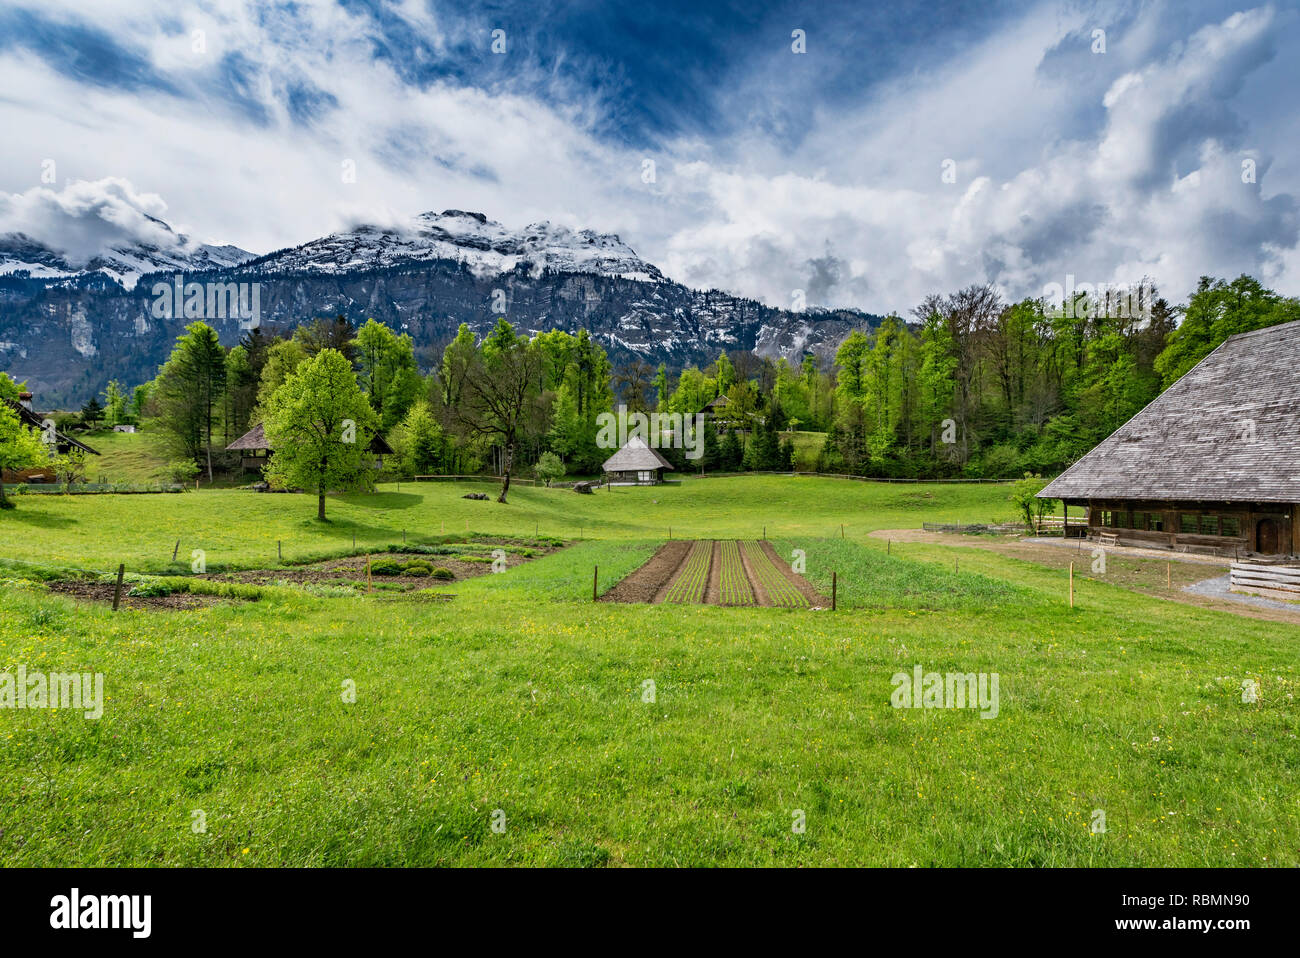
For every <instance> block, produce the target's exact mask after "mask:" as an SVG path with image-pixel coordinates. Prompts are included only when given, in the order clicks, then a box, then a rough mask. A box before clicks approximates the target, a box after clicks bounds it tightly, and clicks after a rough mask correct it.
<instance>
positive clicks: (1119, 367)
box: [60, 276, 1300, 478]
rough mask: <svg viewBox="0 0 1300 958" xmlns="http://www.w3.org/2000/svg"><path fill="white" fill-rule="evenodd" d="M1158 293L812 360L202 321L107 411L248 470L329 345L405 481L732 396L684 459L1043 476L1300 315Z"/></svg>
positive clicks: (1075, 302) (327, 325)
mask: <svg viewBox="0 0 1300 958" xmlns="http://www.w3.org/2000/svg"><path fill="white" fill-rule="evenodd" d="M1142 290H1143V292H1142V294H1141V295H1140V296H1139V297H1138V298H1137V299H1136V300H1130V301H1126V302H1123V303H1119V304H1117V303H1116V302H1114V301H1109V300H1108V299H1107V298H1104V297H1103V298H1101V299H1095V298H1089V297H1087V296H1075V297H1073V298H1071V299H1069V300H1068V301H1067V302H1065V303H1062V304H1050V303H1047V302H1044V301H1036V300H1023V301H1021V302H1018V303H1007V302H1004V301H1003V300H1002V299H1001V298H1000V297H999V295H998V293H997V292H996V290H994V289H993V288H992V287H991V286H987V285H984V286H971V287H968V288H966V289H963V290H960V291H958V292H955V293H952V294H950V295H934V296H931V297H929V298H927V299H926V300H925V301H924V302H922V303H921V304H920V305H918V306H917V307H916V308H915V309H914V310H912V311H911V315H910V317H909V318H907V319H904V318H903V317H900V316H898V315H891V316H889V317H886V319H885V320H884V322H883V323H882V324H881V325H880V327H879V328H878V329H875V330H873V331H872V332H871V333H870V334H864V333H862V332H853V333H851V334H850V335H849V336H848V337H847V338H846V339H845V340H844V341H843V342H842V343H841V344H840V346H839V348H838V350H837V352H836V354H835V357H834V361H833V363H832V362H829V361H824V362H819V361H818V360H817V359H816V358H815V357H814V356H812V355H808V356H806V357H805V359H804V360H803V362H802V364H800V365H798V366H795V365H792V364H791V363H789V362H787V361H786V360H784V359H780V360H777V361H773V360H771V359H767V358H762V357H759V356H757V355H755V354H754V353H753V352H750V351H742V350H736V351H732V352H723V353H721V354H720V355H719V356H718V357H717V359H716V360H714V361H713V362H712V363H710V364H708V365H707V366H705V367H703V368H699V367H696V366H687V367H686V368H684V369H681V370H680V371H675V370H670V369H669V368H667V367H666V366H664V365H660V366H658V367H654V366H651V365H649V364H647V363H645V362H643V361H638V360H633V361H631V362H628V363H625V364H623V365H621V366H615V365H614V364H613V363H611V361H610V359H609V357H608V356H607V355H606V353H605V351H604V349H603V348H602V347H601V346H600V345H599V344H598V343H596V342H595V341H594V340H593V339H592V338H591V337H590V336H589V335H588V334H587V332H586V331H585V330H581V331H579V332H578V334H577V335H572V334H570V333H567V332H564V331H560V330H556V331H551V332H547V333H542V334H540V335H538V336H536V337H533V338H532V339H527V338H526V337H522V336H519V335H518V334H516V333H515V331H514V329H513V327H512V326H511V325H510V324H509V323H508V322H506V320H505V319H500V320H498V323H497V327H496V329H495V330H493V331H492V332H491V333H489V334H488V335H486V336H484V337H482V338H481V339H478V338H476V337H475V336H474V334H473V333H472V332H471V331H470V330H469V329H468V327H466V326H464V325H462V326H461V328H460V333H459V335H458V336H457V337H456V338H455V339H454V340H453V341H452V342H451V343H450V344H449V345H448V346H447V347H446V348H445V350H444V351H443V355H442V357H441V361H440V362H438V363H437V365H436V366H435V368H433V369H431V370H428V371H427V372H426V371H423V370H421V369H420V368H419V365H418V364H417V361H416V355H415V350H414V349H413V346H412V343H411V339H410V337H409V336H406V335H402V334H398V333H396V332H394V331H393V330H391V329H390V328H389V327H387V326H385V325H383V324H381V323H377V322H375V321H373V320H371V321H369V322H367V323H366V324H365V325H364V326H363V327H362V328H361V329H360V330H357V329H355V328H354V327H353V326H352V325H351V324H349V323H348V322H347V321H346V320H343V319H342V318H337V319H333V320H327V319H316V320H313V321H311V322H309V323H305V324H304V325H301V326H299V327H297V328H296V329H294V330H292V331H290V330H284V331H280V332H275V331H268V330H266V329H255V330H253V331H251V332H250V333H248V334H247V335H246V336H245V337H244V339H243V340H242V341H241V343H240V344H239V345H237V346H234V347H232V348H226V347H224V346H222V345H221V344H220V343H219V342H218V341H217V336H216V333H215V332H214V331H213V330H211V329H210V328H209V327H207V326H205V325H204V324H203V323H194V324H191V325H190V326H189V327H188V329H187V332H186V334H185V335H184V336H182V337H181V338H180V339H179V340H178V341H177V344H176V347H175V349H174V351H173V354H172V356H171V358H170V359H169V360H168V361H167V363H166V364H165V365H164V366H163V367H162V368H161V370H160V371H159V374H158V376H157V377H156V379H154V380H153V381H152V382H150V383H145V384H141V385H140V386H139V387H137V388H135V389H133V390H132V389H128V388H126V387H125V386H124V385H123V384H121V383H117V382H114V383H111V384H110V386H109V389H108V390H107V391H106V393H105V395H104V403H103V404H100V403H99V402H98V401H92V404H88V405H89V406H91V409H90V412H91V415H92V416H93V420H92V421H99V420H100V419H103V420H104V421H105V422H107V423H108V424H113V423H116V422H130V421H133V420H138V419H140V418H146V417H151V418H154V419H155V420H156V422H157V424H158V426H159V427H161V429H162V430H163V431H164V432H165V433H166V434H167V435H168V436H169V437H170V439H171V441H172V446H173V451H174V454H175V456H176V457H177V459H178V460H180V461H182V462H184V461H189V462H191V463H193V464H194V465H195V466H198V467H200V468H202V469H203V471H204V472H208V471H209V470H211V469H212V468H214V465H215V468H218V469H220V468H223V467H224V468H231V467H232V466H233V464H234V462H235V461H237V460H236V459H235V457H232V456H229V455H226V454H224V453H223V450H224V447H225V445H226V444H228V443H229V442H230V441H231V440H232V439H234V438H236V437H238V436H240V435H241V434H242V433H244V432H245V431H246V430H247V429H248V428H249V427H250V426H252V425H255V424H256V423H257V422H259V421H261V418H262V417H263V416H264V413H265V410H266V409H267V407H268V406H269V405H270V404H271V397H272V396H273V395H274V394H275V392H276V390H277V389H279V388H280V387H281V386H283V385H284V384H285V382H286V380H287V379H289V378H290V377H291V376H292V375H293V374H294V371H295V370H296V369H297V368H298V367H299V366H300V364H302V363H303V362H304V361H305V360H307V359H309V358H312V357H314V356H316V355H317V354H319V353H320V352H321V351H322V350H325V349H332V350H336V351H338V352H340V353H342V354H343V356H345V357H346V358H347V360H348V361H349V362H350V363H351V365H352V368H353V370H354V372H355V375H356V385H357V387H358V388H359V390H360V392H361V393H362V394H364V395H365V397H366V399H367V401H368V402H369V404H370V407H371V409H372V410H373V412H374V414H375V419H374V421H375V424H376V428H377V429H378V431H380V432H381V433H383V434H384V435H385V436H386V437H387V438H388V441H389V442H390V444H391V445H392V446H393V447H394V448H395V449H396V450H397V453H398V455H397V456H396V457H395V459H394V461H393V462H392V464H391V469H392V471H393V472H395V473H396V474H397V475H410V474H420V473H471V472H478V471H499V470H500V469H501V468H502V466H503V464H504V463H508V464H509V466H510V467H511V468H512V470H513V471H514V472H515V473H516V474H518V473H521V472H527V471H528V470H529V469H531V468H533V467H534V466H535V464H537V463H538V462H540V461H542V459H543V456H544V455H545V454H547V453H549V454H551V455H550V457H549V458H548V459H547V460H545V464H546V471H547V473H548V474H554V473H555V465H554V464H555V461H556V460H557V459H558V460H559V462H560V463H561V464H562V467H563V468H562V470H561V472H563V473H568V474H571V475H590V474H593V473H596V472H598V471H599V468H600V464H601V463H602V462H603V460H604V459H605V458H607V457H608V456H609V455H610V452H611V450H609V449H604V448H600V447H599V446H598V445H597V441H596V436H597V434H598V431H599V429H598V424H597V417H599V416H600V414H601V413H607V412H610V411H613V410H616V409H617V408H618V407H619V406H620V405H624V406H626V409H627V411H628V412H629V413H634V412H656V411H658V412H667V413H684V414H694V413H698V412H700V411H701V410H702V409H704V407H705V406H706V405H707V404H708V403H710V402H711V401H712V400H713V399H715V398H716V397H718V396H725V397H727V400H728V401H727V403H726V404H725V412H720V414H719V415H718V416H717V417H716V418H715V419H714V420H713V422H714V425H713V426H712V427H710V428H709V429H708V430H706V435H705V437H704V442H703V448H704V456H703V458H702V459H698V460H691V461H689V462H688V461H687V460H686V459H685V458H684V456H683V454H682V451H681V450H680V449H664V450H662V452H663V454H664V455H665V456H666V457H667V458H668V459H669V460H670V461H673V462H674V465H676V466H677V468H678V469H689V470H691V471H697V470H699V469H705V470H710V471H721V470H739V469H755V470H767V469H789V468H792V467H794V466H797V467H799V468H804V469H809V468H811V469H816V470H817V471H822V472H835V473H852V474H856V475H864V476H875V477H893V478H958V477H965V478H1014V477H1019V476H1021V475H1023V474H1024V473H1027V472H1028V473H1037V474H1043V475H1046V474H1052V473H1056V472H1059V471H1060V470H1062V469H1064V468H1065V467H1067V466H1069V465H1070V464H1071V463H1073V462H1074V461H1076V460H1077V459H1078V458H1079V457H1081V456H1082V455H1083V454H1084V453H1086V452H1087V451H1088V450H1089V449H1091V448H1092V447H1093V446H1094V445H1096V443H1098V442H1099V441H1100V440H1102V439H1103V438H1105V437H1106V436H1107V435H1108V434H1110V433H1111V432H1112V431H1113V430H1115V429H1116V428H1118V427H1119V426H1120V425H1122V424H1123V423H1124V422H1125V421H1127V420H1128V419H1129V418H1130V417H1131V416H1133V414H1134V413H1136V412H1137V411H1138V410H1140V409H1141V408H1142V407H1143V406H1144V405H1146V404H1147V403H1148V402H1150V401H1151V400H1152V399H1153V398H1154V397H1155V396H1156V395H1158V394H1159V393H1160V391H1161V390H1162V389H1164V388H1167V387H1168V386H1169V385H1170V384H1172V383H1173V382H1174V381H1175V380H1176V379H1178V378H1179V377H1180V376H1181V375H1183V373H1185V372H1187V371H1188V370H1189V369H1190V368H1191V367H1192V366H1193V365H1195V364H1196V363H1197V362H1199V361H1200V360H1201V359H1202V358H1204V357H1205V356H1206V355H1208V354H1209V353H1210V352H1211V351H1212V350H1213V349H1214V348H1215V347H1217V346H1218V345H1219V344H1220V343H1221V342H1223V340H1224V339H1226V338H1227V337H1228V336H1230V335H1233V334H1235V333H1241V332H1246V331H1249V330H1253V329H1259V328H1262V327H1265V326H1270V325H1274V324H1277V323H1283V322H1288V321H1292V320H1300V301H1297V300H1296V299H1295V298H1287V297H1283V296H1280V295H1278V294H1276V293H1274V292H1272V291H1271V290H1268V289H1266V288H1264V287H1263V286H1262V285H1261V284H1260V283H1259V282H1257V281H1256V280H1254V279H1252V278H1251V277H1249V276H1241V277H1239V278H1237V279H1235V280H1232V281H1231V282H1228V281H1224V280H1215V279H1211V278H1209V277H1203V278H1202V279H1201V280H1200V282H1199V284H1198V286H1197V289H1196V291H1195V292H1194V293H1193V295H1192V296H1191V297H1190V298H1189V300H1188V301H1187V302H1186V303H1185V304H1183V305H1177V306H1175V305H1171V304H1170V303H1168V302H1167V301H1166V300H1164V299H1163V298H1162V297H1160V295H1159V293H1158V291H1157V290H1155V289H1154V287H1152V286H1150V285H1149V284H1147V285H1145V286H1144V287H1143V288H1142ZM507 353H509V354H510V355H515V354H516V353H517V354H518V356H519V365H518V370H524V372H522V373H519V375H522V376H523V377H524V381H522V382H521V384H520V386H519V389H518V390H517V391H516V393H515V399H513V400H512V402H515V403H516V404H517V405H518V407H519V408H517V409H514V410H512V411H511V412H510V416H511V430H510V432H509V433H508V434H507V433H504V432H501V431H500V430H494V429H492V428H487V425H486V424H485V422H484V419H483V411H482V409H480V410H479V413H478V415H477V418H476V417H475V416H471V415H467V413H466V409H467V408H468V407H469V406H471V405H473V402H472V400H474V399H475V397H477V398H478V399H482V398H483V396H484V395H486V393H487V392H489V391H491V389H492V387H493V384H492V383H491V382H490V381H489V380H487V379H483V378H482V377H484V376H487V375H488V372H487V371H490V370H492V369H503V368H506V367H504V366H502V365H501V364H500V363H499V362H498V363H496V364H495V365H494V362H495V360H494V357H500V356H503V355H506V354H507ZM510 368H511V369H515V367H510ZM518 370H516V372H517V371H518ZM512 374H514V373H512ZM476 376H478V377H479V379H478V380H476V378H475V377H476ZM1242 388H1243V390H1245V389H1250V388H1251V384H1249V383H1243V384H1242ZM467 390H469V391H468V392H467ZM60 425H61V426H63V427H71V426H72V425H73V423H72V422H70V421H68V420H67V419H66V418H65V420H64V421H61V422H60ZM801 432H802V433H808V432H811V433H824V434H825V442H824V444H820V446H819V444H818V443H816V442H813V443H807V442H804V441H799V442H796V441H795V440H796V439H797V438H799V437H798V433H801ZM507 435H508V437H509V438H508V443H507V442H505V441H503V437H504V436H507ZM812 438H813V439H816V438H817V437H812ZM507 445H508V446H509V448H508V449H507V448H506V446H507ZM819 448H820V451H818V449H819ZM796 450H798V452H796ZM503 460H504V463H503Z"/></svg>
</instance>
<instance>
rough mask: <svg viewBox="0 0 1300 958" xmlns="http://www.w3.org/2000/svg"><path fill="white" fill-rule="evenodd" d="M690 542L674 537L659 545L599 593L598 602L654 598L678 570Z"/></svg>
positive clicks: (664, 589) (654, 600)
mask: <svg viewBox="0 0 1300 958" xmlns="http://www.w3.org/2000/svg"><path fill="white" fill-rule="evenodd" d="M690 550H691V543H690V542H688V541H687V540H685V539H674V540H673V541H672V542H666V543H664V544H663V545H661V546H660V547H659V549H658V551H657V552H655V554H654V555H652V556H651V557H650V559H649V560H648V561H647V562H646V564H645V565H643V566H641V567H640V568H639V569H636V570H634V571H633V572H632V573H631V574H630V575H627V576H624V577H623V579H622V580H621V581H619V583H618V584H617V585H616V586H614V588H612V589H610V590H609V591H608V592H606V593H605V594H604V595H602V596H601V597H600V601H601V602H656V601H659V597H660V595H661V594H662V593H663V592H666V591H668V586H670V585H672V583H673V581H674V580H675V579H676V578H677V576H678V575H679V574H680V572H681V567H682V566H683V564H684V561H685V559H686V556H687V554H688V553H689V552H690Z"/></svg>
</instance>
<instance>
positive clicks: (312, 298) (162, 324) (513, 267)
mask: <svg viewBox="0 0 1300 958" xmlns="http://www.w3.org/2000/svg"><path fill="white" fill-rule="evenodd" d="M12 235H13V234H10V236H12ZM26 239H30V238H26ZM33 242H34V241H33ZM15 245H16V244H12V243H11V244H10V245H9V246H6V245H5V244H4V243H3V241H0V369H6V370H7V371H8V372H10V374H11V375H13V376H15V377H17V378H21V379H27V380H29V382H30V383H31V386H32V388H33V390H34V391H36V392H37V393H38V394H40V395H41V396H42V398H41V402H42V403H44V404H52V403H80V402H82V401H84V400H85V399H87V398H89V396H90V395H93V394H95V393H98V392H99V391H100V390H102V389H103V387H104V386H105V385H106V384H107V382H108V381H109V380H110V379H117V380H119V381H121V382H123V383H125V384H128V385H134V384H135V383H137V382H142V381H145V380H147V379H151V378H152V377H153V375H154V373H155V371H156V369H157V367H158V366H159V365H160V364H161V363H162V362H163V361H164V360H165V359H166V358H167V356H168V355H169V353H170V351H171V347H172V344H173V343H174V342H175V339H176V337H177V335H179V334H180V332H181V331H183V328H184V326H185V325H186V323H187V322H192V321H193V320H194V319H203V320H204V321H206V322H208V323H209V324H210V325H212V326H213V327H214V328H215V329H216V330H217V332H218V334H219V335H220V337H221V340H222V342H223V343H225V344H226V345H231V344H233V343H234V342H236V341H238V339H239V337H240V335H242V333H243V332H244V330H245V328H247V326H248V325H249V324H250V323H249V321H245V322H243V323H241V321H240V320H239V319H238V318H236V317H233V316H206V315H198V316H193V315H191V316H182V315H178V316H176V317H175V318H172V317H171V315H170V312H162V313H161V314H160V311H159V310H157V309H156V308H155V307H156V305H157V304H156V302H155V297H154V294H153V290H154V288H155V286H158V285H159V284H162V285H163V286H167V287H169V289H168V292H169V293H170V287H171V285H172V284H173V283H174V282H175V277H176V275H178V274H181V275H183V276H184V281H185V282H187V283H189V282H201V283H213V284H216V283H221V284H226V283H235V284H248V285H249V286H250V287H255V288H256V290H257V293H258V296H257V302H258V306H259V317H258V321H259V322H260V324H261V325H263V326H266V327H272V328H290V327H292V326H294V325H297V324H298V323H301V322H304V321H309V320H311V319H313V318H316V317H320V316H335V315H342V316H344V317H345V318H347V319H348V320H349V321H350V322H352V323H353V325H360V324H361V323H363V322H364V321H365V320H366V319H371V318H373V319H376V320H378V321H379V322H383V323H386V324H387V325H389V326H391V327H392V328H394V329H396V330H398V331H400V332H406V333H409V334H410V335H411V337H412V339H413V340H414V341H415V345H416V349H417V356H418V357H419V358H420V361H421V365H422V367H424V368H425V369H428V368H431V367H432V366H434V365H436V363H437V361H438V359H439V358H440V355H441V348H442V346H443V345H445V343H446V342H449V341H450V340H451V338H452V337H454V336H455V333H456V330H457V328H458V327H459V325H460V324H461V323H462V322H464V323H467V324H468V325H469V327H470V328H471V329H472V330H473V331H474V332H475V334H477V335H483V334H485V333H486V332H488V331H489V330H490V328H491V326H492V325H493V324H494V323H495V322H496V319H497V317H498V316H501V315H504V316H505V317H506V318H507V319H509V320H510V321H511V322H512V323H513V324H514V325H515V326H516V328H518V329H521V330H523V331H526V332H528V333H530V334H532V333H538V332H544V331H546V330H550V329H564V330H566V331H569V332H576V331H577V330H578V329H587V330H589V332H590V333H591V335H592V336H593V338H594V339H596V340H597V341H598V342H600V343H601V345H602V346H604V348H605V349H606V351H607V352H608V353H609V354H610V357H611V359H612V360H613V361H614V362H615V363H616V364H617V363H622V362H626V361H628V360H631V359H641V360H645V361H647V362H650V363H652V364H654V365H657V364H659V363H661V362H662V363H665V364H666V365H668V366H669V367H671V368H674V369H676V368H681V367H682V366H685V365H687V364H691V363H694V364H704V363H707V362H710V361H712V360H713V359H715V358H716V357H717V355H718V353H719V352H720V351H722V350H724V349H726V350H731V349H752V350H754V351H756V352H758V353H759V354H760V355H764V356H770V357H773V358H775V357H778V356H781V357H784V358H786V359H788V360H790V361H791V362H799V361H801V359H802V357H803V355H805V354H806V353H812V354H814V355H817V356H821V357H826V356H830V355H833V353H834V350H835V348H836V347H837V346H838V344H839V342H840V341H842V339H843V338H844V336H846V335H847V334H848V333H849V332H850V331H852V330H853V329H864V330H865V329H870V328H873V327H874V326H875V325H878V323H879V321H880V317H878V316H874V315H872V314H869V313H864V312H860V311H857V310H848V309H842V310H829V309H820V308H815V307H814V308H807V309H804V310H799V311H795V310H783V309H778V308H775V307H771V306H766V305H764V304H762V303H759V302H757V301H755V300H752V299H748V298H746V297H742V296H736V295H734V294H730V293H726V292H722V291H719V290H696V289H691V288H689V287H686V286H684V285H683V284H680V283H677V282H674V281H673V280H671V279H668V278H667V277H665V276H664V275H663V274H662V273H661V272H660V271H659V269H658V268H657V267H655V266H654V265H653V264H651V263H649V262H647V261H645V260H644V259H642V258H641V257H640V256H638V255H637V254H636V252H635V251H634V250H633V249H632V248H631V247H630V246H629V245H627V244H626V243H624V242H623V241H622V240H621V239H620V238H619V237H618V236H617V235H615V234H607V233H598V232H595V231H593V230H573V229H570V228H569V227H565V226H558V225H554V224H551V223H549V222H544V223H536V224H532V225H530V226H528V227H525V228H524V229H522V230H510V229H508V228H506V227H503V226H502V225H501V224H499V223H496V222H495V221H493V220H490V219H488V218H487V217H486V216H485V215H484V214H482V213H470V212H466V211H463V210H444V211H443V212H442V213H432V212H429V213H422V214H419V215H418V216H415V217H411V218H410V219H409V220H407V221H404V222H400V223H396V224H393V225H389V226H379V225H358V226H354V227H351V228H349V229H346V230H341V231H338V232H336V233H331V234H328V235H326V236H322V237H318V238H317V239H314V240H310V241H308V242H306V243H303V244H300V245H299V246H295V247H289V248H286V249H282V250H276V251H273V252H271V253H267V254H265V255H263V256H254V255H252V254H249V253H246V251H243V250H238V249H237V248H236V247H202V246H195V247H194V248H193V251H192V252H190V251H188V250H189V248H188V247H186V250H187V252H186V255H185V256H184V257H179V256H176V255H167V256H155V254H154V252H153V251H151V250H148V249H143V250H128V251H126V252H122V251H118V256H119V258H118V259H115V260H113V261H112V262H111V263H110V264H109V265H107V266H104V267H102V268H100V269H98V270H89V269H87V268H85V267H84V266H83V267H82V268H80V269H78V270H76V271H75V272H71V271H70V272H65V273H63V274H60V275H36V276H33V275H31V274H30V273H27V274H23V273H21V272H17V273H16V272H13V271H10V272H8V273H6V272H5V270H6V265H5V263H6V260H5V259H4V258H3V256H4V253H5V251H6V250H10V251H12V250H13V249H14V248H15ZM44 248H45V249H49V248H48V247H44ZM21 251H22V252H23V253H24V255H25V256H27V257H28V258H29V259H30V255H31V247H22V250H21ZM151 256H154V258H155V259H159V260H161V261H162V266H163V268H161V269H154V270H152V271H142V272H138V273H136V274H135V275H134V276H133V277H131V280H132V281H131V282H130V284H129V285H128V284H127V283H126V282H123V281H122V279H120V278H119V277H120V276H121V275H122V271H123V269H124V268H125V267H130V266H132V265H133V264H148V263H149V262H150V261H151V260H150V257H151ZM232 259H234V260H235V261H234V262H231V260H232ZM91 262H94V259H89V260H88V261H87V265H89V263H91ZM64 263H65V265H68V266H73V265H75V264H73V263H70V262H67V261H66V260H64ZM48 268H49V269H51V270H53V269H54V267H53V266H50V267H48ZM178 312H179V311H178Z"/></svg>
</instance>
